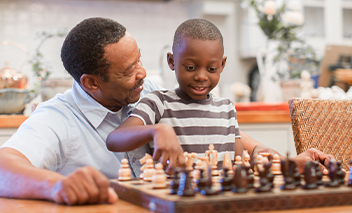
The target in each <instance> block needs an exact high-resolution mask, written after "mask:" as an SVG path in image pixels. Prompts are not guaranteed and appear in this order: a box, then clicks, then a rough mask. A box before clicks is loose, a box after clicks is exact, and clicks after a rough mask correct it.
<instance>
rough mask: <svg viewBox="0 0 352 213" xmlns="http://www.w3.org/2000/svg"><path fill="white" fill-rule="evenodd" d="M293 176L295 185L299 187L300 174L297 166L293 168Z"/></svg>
mask: <svg viewBox="0 0 352 213" xmlns="http://www.w3.org/2000/svg"><path fill="white" fill-rule="evenodd" d="M293 177H294V179H295V184H296V186H297V187H300V186H301V174H300V173H299V172H298V168H297V166H296V168H295V173H294V174H293Z"/></svg>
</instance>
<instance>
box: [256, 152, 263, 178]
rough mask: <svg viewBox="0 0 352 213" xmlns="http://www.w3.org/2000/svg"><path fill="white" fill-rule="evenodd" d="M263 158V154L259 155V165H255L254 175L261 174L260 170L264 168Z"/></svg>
mask: <svg viewBox="0 0 352 213" xmlns="http://www.w3.org/2000/svg"><path fill="white" fill-rule="evenodd" d="M262 158H263V156H261V155H257V165H256V166H255V167H254V175H255V176H258V175H259V171H258V169H259V170H262V169H263V165H262Z"/></svg>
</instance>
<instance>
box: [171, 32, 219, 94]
mask: <svg viewBox="0 0 352 213" xmlns="http://www.w3.org/2000/svg"><path fill="white" fill-rule="evenodd" d="M167 58H168V64H169V67H170V69H172V70H175V74H176V78H177V81H178V84H179V86H180V89H182V90H183V91H184V92H185V93H187V94H188V96H189V97H191V98H192V99H198V100H199V99H206V98H207V95H208V94H209V92H210V91H211V90H212V89H213V88H214V87H215V86H216V85H217V84H218V82H219V79H220V74H221V72H222V70H223V69H224V66H225V63H226V57H223V50H222V45H221V43H220V41H210V40H207V41H204V40H197V39H190V38H183V39H182V42H181V43H180V46H178V47H177V48H175V52H174V53H173V54H171V53H168V57H167Z"/></svg>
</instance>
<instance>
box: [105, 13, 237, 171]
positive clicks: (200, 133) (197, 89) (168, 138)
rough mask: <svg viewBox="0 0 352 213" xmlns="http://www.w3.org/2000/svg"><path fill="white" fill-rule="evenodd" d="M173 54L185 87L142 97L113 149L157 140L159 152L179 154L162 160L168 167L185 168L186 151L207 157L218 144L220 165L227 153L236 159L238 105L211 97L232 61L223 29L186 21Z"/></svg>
mask: <svg viewBox="0 0 352 213" xmlns="http://www.w3.org/2000/svg"><path fill="white" fill-rule="evenodd" d="M172 50H173V54H171V53H168V54H167V61H168V64H169V67H170V68H171V69H172V70H175V74H176V78H177V81H178V83H179V88H177V89H175V90H163V91H154V92H151V93H149V94H147V95H146V96H145V97H144V98H143V99H141V101H140V102H139V104H138V105H137V106H136V108H135V109H134V110H133V112H132V113H131V115H130V117H129V118H128V119H127V120H126V121H124V122H123V123H122V124H121V125H120V126H119V127H118V128H117V129H116V130H115V131H113V132H112V133H110V134H109V136H108V138H107V141H106V142H107V147H108V149H109V150H111V151H118V152H123V151H129V150H132V149H135V148H137V147H139V146H142V145H144V144H146V143H148V142H149V141H151V140H153V141H154V146H158V147H159V149H160V146H166V145H167V146H174V147H175V152H174V153H170V156H169V157H168V156H163V157H162V158H163V159H161V163H163V164H164V165H166V161H167V160H168V159H167V158H170V163H171V162H172V163H173V162H179V163H181V164H183V163H184V159H183V156H182V153H183V151H185V152H189V153H190V152H196V153H198V156H204V153H205V151H206V150H208V147H209V144H214V146H215V149H216V150H217V151H218V157H219V161H218V167H219V165H221V163H222V160H223V158H224V154H225V151H229V152H230V154H231V155H232V157H231V158H232V159H234V155H236V156H237V155H241V156H242V151H243V147H242V143H241V140H240V138H241V136H240V135H239V128H238V123H237V119H236V110H235V107H234V105H233V103H232V102H231V101H230V100H228V99H223V98H218V97H213V96H212V95H211V94H210V91H211V90H212V89H213V88H214V87H215V86H216V85H217V84H218V82H219V79H220V74H221V72H222V71H223V69H224V66H225V63H226V59H227V57H224V56H223V54H224V47H223V38H222V35H221V33H220V31H219V29H218V28H217V27H216V26H215V25H214V24H212V23H211V22H209V21H206V20H203V19H191V20H188V21H185V22H183V23H182V24H181V25H180V26H179V27H178V28H177V30H176V32H175V36H174V43H173V47H172ZM144 125H145V126H144ZM141 126H143V127H141ZM170 126H172V127H173V129H171V128H170ZM178 144H180V145H181V147H182V149H183V150H182V149H180V146H179V145H178ZM160 150H162V149H160ZM234 152H235V153H234ZM158 156H160V153H154V158H158ZM173 164H174V163H173ZM170 166H171V168H173V167H175V165H170ZM169 168H170V167H169ZM220 168H221V167H220Z"/></svg>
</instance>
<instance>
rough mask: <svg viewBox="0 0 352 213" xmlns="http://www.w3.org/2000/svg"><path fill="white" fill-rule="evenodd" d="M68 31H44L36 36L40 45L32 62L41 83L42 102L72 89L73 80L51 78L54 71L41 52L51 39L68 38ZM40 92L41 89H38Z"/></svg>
mask: <svg viewBox="0 0 352 213" xmlns="http://www.w3.org/2000/svg"><path fill="white" fill-rule="evenodd" d="M66 34H67V33H66V30H61V29H59V30H57V31H56V32H54V31H42V32H38V33H37V34H36V36H37V37H36V38H37V39H39V44H38V46H37V48H36V49H35V54H34V55H33V57H32V58H31V60H30V63H31V64H32V70H33V72H34V75H35V76H36V78H37V79H38V81H39V82H40V86H37V87H40V92H41V96H42V100H43V101H46V100H48V99H50V98H52V97H53V96H55V95H56V94H57V93H59V92H64V91H65V90H66V89H68V88H71V86H72V83H73V79H72V78H69V79H62V78H59V79H56V78H49V77H50V75H51V73H52V71H51V69H52V68H51V66H50V64H49V63H48V62H47V61H45V59H44V55H43V53H42V52H41V51H40V48H41V47H42V46H43V44H44V43H45V41H47V40H48V39H50V38H54V37H58V38H62V37H64V36H66ZM37 89H38V90H39V88H37Z"/></svg>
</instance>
